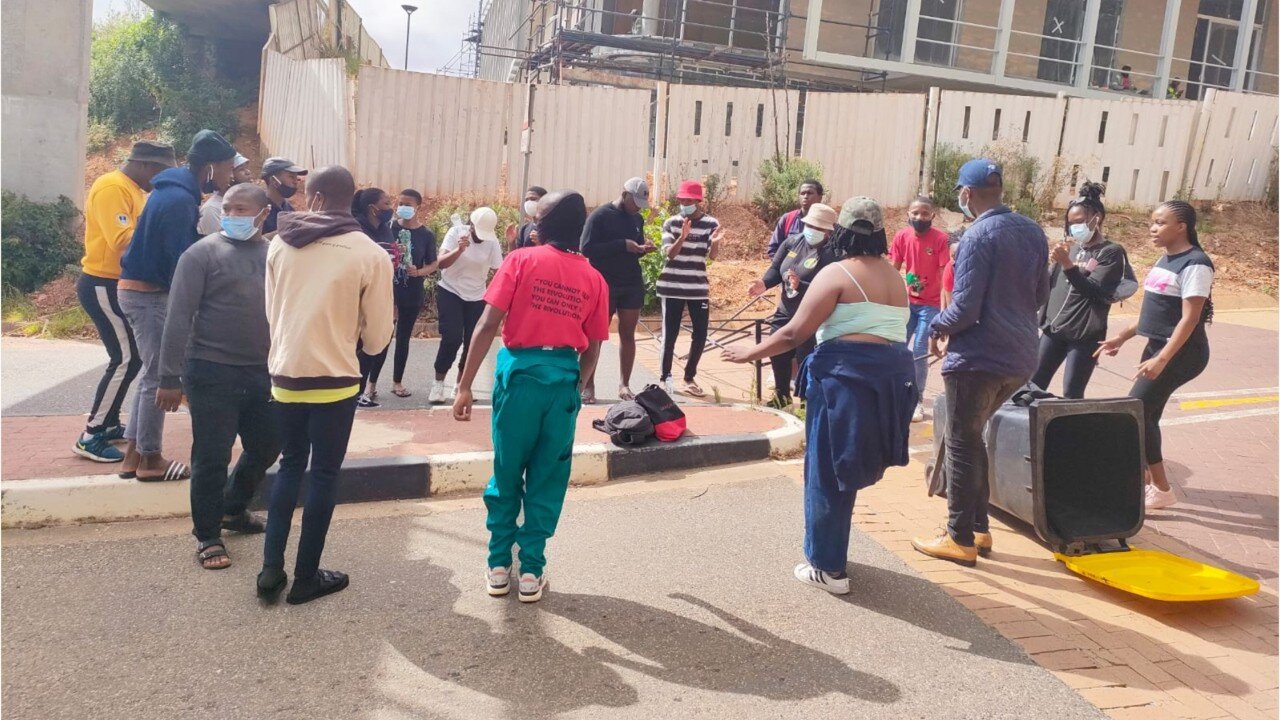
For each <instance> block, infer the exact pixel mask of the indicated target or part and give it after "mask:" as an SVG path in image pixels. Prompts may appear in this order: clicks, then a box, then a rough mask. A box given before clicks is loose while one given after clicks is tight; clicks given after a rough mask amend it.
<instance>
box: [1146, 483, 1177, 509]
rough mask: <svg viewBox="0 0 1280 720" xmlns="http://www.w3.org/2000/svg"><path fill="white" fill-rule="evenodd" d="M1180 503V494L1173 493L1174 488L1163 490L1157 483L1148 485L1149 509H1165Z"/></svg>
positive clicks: (1147, 503)
mask: <svg viewBox="0 0 1280 720" xmlns="http://www.w3.org/2000/svg"><path fill="white" fill-rule="evenodd" d="M1177 504H1178V496H1177V495H1174V494H1173V488H1169V489H1168V490H1161V489H1160V488H1157V487H1156V486H1155V485H1148V486H1147V491H1146V505H1147V509H1148V510H1163V509H1165V508H1167V507H1172V506H1174V505H1177Z"/></svg>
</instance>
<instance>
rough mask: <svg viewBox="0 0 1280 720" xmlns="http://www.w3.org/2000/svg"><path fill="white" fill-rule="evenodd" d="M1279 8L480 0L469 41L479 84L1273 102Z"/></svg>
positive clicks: (1046, 2) (1260, 2) (1080, 2)
mask: <svg viewBox="0 0 1280 720" xmlns="http://www.w3.org/2000/svg"><path fill="white" fill-rule="evenodd" d="M1276 2H1277V0H986V1H984V2H957V1H956V0H490V1H489V3H488V5H487V6H484V7H482V9H481V12H480V13H479V21H478V23H477V24H476V25H475V26H474V27H473V28H472V31H471V33H470V34H469V40H471V41H472V43H473V45H474V58H475V62H474V65H473V67H474V70H475V75H477V76H478V77H482V78H485V79H489V80H502V81H521V80H523V81H532V82H561V83H563V82H589V83H605V84H615V85H626V84H628V83H634V82H636V80H637V79H639V80H642V81H646V82H647V81H652V80H654V79H659V80H668V81H672V82H682V83H697V84H729V85H738V86H766V87H792V88H801V89H804V88H807V89H811V90H882V89H897V90H919V89H922V88H925V87H929V86H940V87H943V88H950V89H969V90H985V91H991V90H996V89H999V90H1004V91H1014V92H1023V93H1035V94H1045V95H1055V94H1057V93H1059V92H1061V93H1065V94H1066V95H1072V96H1082V97H1112V98H1114V97H1116V96H1117V95H1129V96H1139V97H1152V98H1180V97H1185V98H1187V99H1197V98H1198V97H1200V96H1201V95H1202V94H1203V92H1204V90H1205V89H1207V88H1220V89H1224V90H1232V91H1237V92H1246V93H1260V94H1268V95H1275V94H1277V84H1278V80H1280V77H1278V76H1277V74H1276V72H1275V70H1276V67H1277V64H1280V61H1278V58H1277V51H1278V50H1280V47H1278V45H1280V43H1278V42H1277V37H1276V33H1277V23H1276V19H1275V16H1274V12H1275V5H1276ZM1246 28H1248V31H1246Z"/></svg>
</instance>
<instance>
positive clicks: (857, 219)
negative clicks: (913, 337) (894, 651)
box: [723, 198, 920, 594]
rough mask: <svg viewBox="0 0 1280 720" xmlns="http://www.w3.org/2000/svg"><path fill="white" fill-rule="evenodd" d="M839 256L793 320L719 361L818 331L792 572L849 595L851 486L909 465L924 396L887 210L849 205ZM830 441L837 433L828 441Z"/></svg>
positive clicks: (810, 369)
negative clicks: (798, 545) (800, 550)
mask: <svg viewBox="0 0 1280 720" xmlns="http://www.w3.org/2000/svg"><path fill="white" fill-rule="evenodd" d="M830 242H831V243H833V244H834V246H835V255H836V257H837V258H840V259H839V261H838V262H835V263H832V264H831V265H829V266H827V267H825V268H823V269H822V271H821V272H819V273H818V275H817V277H815V278H814V279H813V281H812V282H811V283H810V285H809V291H808V293H807V294H806V295H805V297H804V300H803V301H802V302H801V303H800V307H799V309H798V310H797V311H796V312H795V314H794V315H793V316H792V318H791V320H790V322H788V323H787V324H786V325H785V326H784V327H782V328H781V329H779V330H776V331H774V333H773V334H772V335H770V336H769V338H768V339H767V340H765V341H764V342H762V343H760V344H759V345H756V346H754V347H744V348H738V347H731V348H728V349H726V350H725V351H724V353H723V358H724V359H725V360H728V361H729V362H735V363H747V362H752V361H754V360H757V359H761V358H766V357H772V356H775V355H777V354H779V353H781V352H785V351H786V350H789V349H791V348H794V347H796V346H797V345H799V344H800V342H802V341H803V340H804V339H806V338H808V337H811V336H814V335H815V334H816V336H817V341H818V347H817V349H816V350H814V352H813V354H811V355H810V356H809V358H808V359H807V360H806V361H805V364H804V366H803V369H802V370H801V382H805V381H806V377H807V383H806V385H805V399H806V402H807V410H806V413H805V435H806V438H807V442H806V444H805V463H804V493H805V498H804V512H805V540H804V554H805V560H806V562H804V563H801V564H800V565H797V566H796V568H795V577H796V579H798V580H800V581H801V582H803V583H806V584H808V585H813V586H815V587H818V588H821V589H823V590H826V591H827V592H831V593H838V594H843V593H847V592H849V578H848V575H847V574H846V572H845V565H846V563H847V560H848V552H849V532H850V522H851V519H852V513H853V503H854V500H855V498H856V495H857V491H858V490H859V489H861V488H864V487H867V486H869V485H871V484H873V483H875V482H876V481H878V480H879V479H880V478H881V477H882V476H883V475H884V471H885V468H887V467H889V466H890V465H905V464H906V463H907V460H908V450H907V439H908V435H909V433H910V428H911V414H912V412H913V411H914V410H915V407H916V404H917V403H918V402H919V401H920V391H919V389H918V388H917V387H916V380H915V365H914V363H913V362H912V359H911V352H910V351H909V350H908V349H907V347H906V340H907V337H906V328H907V319H908V317H909V316H910V313H911V310H910V305H909V302H910V301H909V299H908V296H907V287H906V285H905V284H904V283H903V281H902V276H901V275H899V274H898V272H897V271H896V270H894V268H893V265H891V264H890V263H889V261H888V260H886V259H885V257H884V256H885V253H887V252H888V243H887V240H886V238H885V233H884V220H883V212H882V211H881V209H880V206H879V205H878V204H876V202H875V201H874V200H872V199H870V198H850V199H849V200H848V201H846V202H845V204H844V206H843V208H842V209H841V213H840V221H839V224H838V225H836V229H835V231H834V233H832V237H831V240H830ZM831 438H839V442H832V441H831Z"/></svg>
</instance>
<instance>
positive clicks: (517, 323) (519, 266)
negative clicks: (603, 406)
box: [484, 245, 609, 352]
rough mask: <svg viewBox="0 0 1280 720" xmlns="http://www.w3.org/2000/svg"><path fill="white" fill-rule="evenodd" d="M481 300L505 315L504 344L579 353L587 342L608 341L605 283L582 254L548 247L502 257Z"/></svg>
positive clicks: (533, 248)
mask: <svg viewBox="0 0 1280 720" xmlns="http://www.w3.org/2000/svg"><path fill="white" fill-rule="evenodd" d="M484 301H485V302H486V303H488V304H490V305H492V306H494V307H496V308H498V309H499V310H502V311H503V312H505V313H506V314H507V319H506V322H505V323H503V325H502V343H503V344H504V345H506V346H507V347H508V348H529V347H553V348H557V347H571V348H573V349H575V350H577V351H578V352H583V351H585V350H586V349H587V345H588V343H589V342H590V341H592V340H601V341H603V340H608V339H609V286H608V285H606V284H605V282H604V278H603V277H601V275H600V273H599V272H597V271H596V269H595V268H593V267H591V264H590V263H589V262H587V259H586V258H584V257H583V256H581V255H578V254H577V253H570V252H565V251H563V250H558V249H556V248H555V247H553V246H551V245H539V246H537V247H532V248H524V249H521V250H517V251H515V252H513V253H511V254H510V255H507V259H506V260H504V261H503V263H502V267H501V268H499V269H498V272H497V274H496V275H494V276H493V282H492V283H490V285H489V289H488V291H487V292H485V294H484Z"/></svg>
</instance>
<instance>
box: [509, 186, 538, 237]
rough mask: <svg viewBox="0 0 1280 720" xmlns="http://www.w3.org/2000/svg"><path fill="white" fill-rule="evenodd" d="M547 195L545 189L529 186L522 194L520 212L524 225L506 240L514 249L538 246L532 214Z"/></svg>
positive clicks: (536, 227) (536, 225) (535, 223)
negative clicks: (522, 202) (523, 217)
mask: <svg viewBox="0 0 1280 720" xmlns="http://www.w3.org/2000/svg"><path fill="white" fill-rule="evenodd" d="M546 194H547V191H546V188H542V187H539V186H537V185H531V186H530V187H529V189H528V190H526V191H525V193H524V204H523V205H521V206H520V212H521V213H523V214H524V216H525V221H524V224H523V225H521V226H520V229H519V230H517V231H515V232H513V233H511V235H512V236H511V237H508V238H507V241H508V242H511V243H512V245H513V247H514V249H516V250H519V249H520V248H527V247H533V246H534V245H537V244H538V223H537V217H535V216H534V213H536V212H537V211H538V201H539V200H541V199H542V198H543V196H544V195H546Z"/></svg>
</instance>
